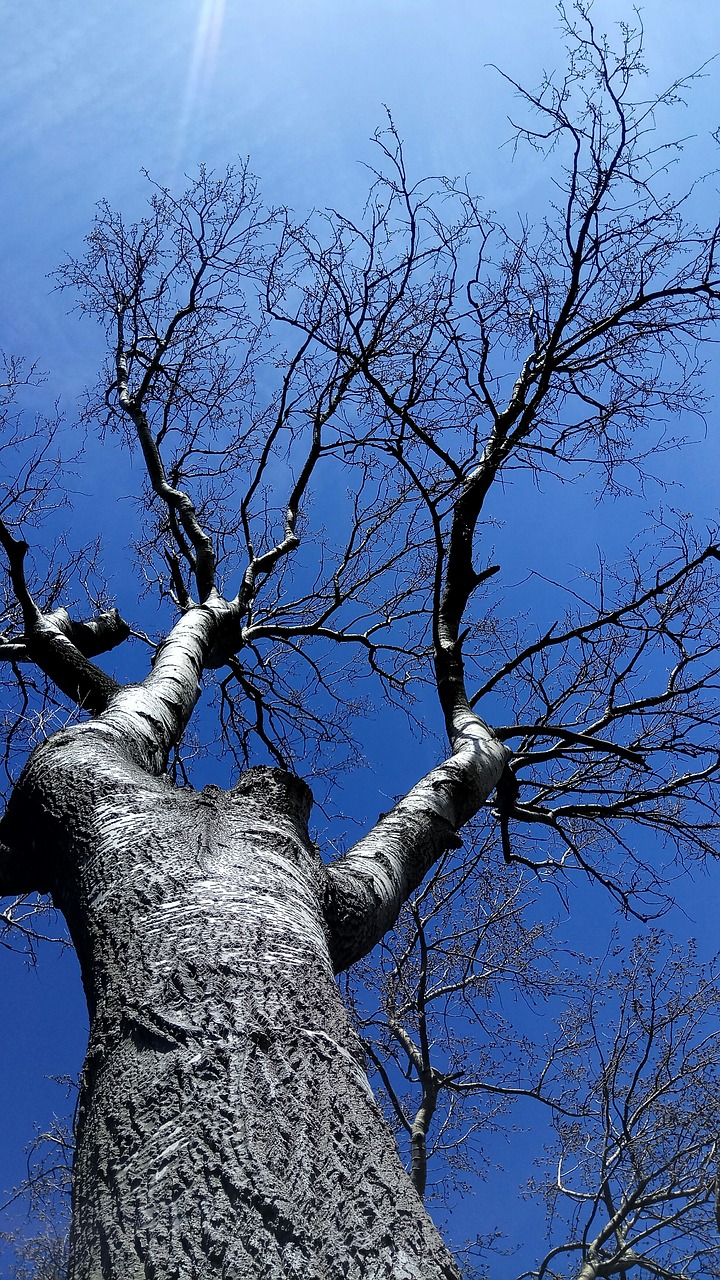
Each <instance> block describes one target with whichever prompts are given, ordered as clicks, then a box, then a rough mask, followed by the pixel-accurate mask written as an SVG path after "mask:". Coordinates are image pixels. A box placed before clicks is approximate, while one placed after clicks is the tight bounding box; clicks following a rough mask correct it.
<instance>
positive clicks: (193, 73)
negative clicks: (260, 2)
mask: <svg viewBox="0 0 720 1280" xmlns="http://www.w3.org/2000/svg"><path fill="white" fill-rule="evenodd" d="M224 18H225V0H202V3H201V5H200V13H199V16H198V23H197V30H196V32H195V40H194V42H193V51H192V58H191V60H190V68H189V71H188V76H187V82H186V85H185V93H184V97H183V104H182V109H181V111H180V116H179V119H178V125H177V133H176V136H175V156H174V160H175V166H176V167H177V166H178V165H180V164H182V162H183V158H184V153H185V150H186V147H187V143H188V138H189V135H190V133H191V130H192V127H193V122H194V121H195V120H196V119H197V117H198V114H199V113H200V112H201V111H202V101H203V97H204V95H205V94H206V93H207V91H208V89H209V87H210V85H211V84H212V80H213V75H214V71H215V64H216V62H217V53H218V49H219V47H220V38H221V35H222V27H223V21H224Z"/></svg>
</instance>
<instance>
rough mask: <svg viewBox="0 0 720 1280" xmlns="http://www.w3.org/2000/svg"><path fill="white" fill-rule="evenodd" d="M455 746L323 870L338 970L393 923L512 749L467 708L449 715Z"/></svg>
mask: <svg viewBox="0 0 720 1280" xmlns="http://www.w3.org/2000/svg"><path fill="white" fill-rule="evenodd" d="M453 733H454V743H453V752H452V755H451V756H450V758H449V759H448V760H446V761H445V763H444V764H441V765H438V767H437V768H435V769H432V770H431V771H430V773H428V774H427V775H426V776H425V777H424V778H423V779H422V781H421V782H418V783H417V785H416V786H414V787H413V788H412V790H411V791H409V792H408V794H407V795H406V796H404V798H403V799H402V800H401V801H400V802H399V803H398V804H396V805H395V807H394V808H393V809H391V810H390V812H389V813H387V814H384V815H383V816H382V817H381V818H380V820H379V822H378V823H377V825H376V826H375V827H374V828H373V830H372V831H371V832H370V833H369V835H367V836H365V837H364V839H362V840H360V841H359V842H358V843H357V844H356V845H354V846H353V847H352V848H351V849H350V850H349V851H348V852H347V853H346V854H345V855H344V857H342V858H340V859H339V860H338V861H337V862H336V863H334V864H333V865H332V866H331V867H330V868H329V869H328V903H327V919H328V925H329V928H330V937H331V951H332V956H333V962H334V964H335V969H336V971H337V972H339V971H340V970H342V969H346V968H349V966H350V965H352V964H354V963H355V962H356V961H357V960H359V959H361V958H362V956H364V955H366V954H367V953H368V951H370V950H372V948H373V947H374V946H375V944H376V943H377V942H379V940H380V938H382V937H383V935H384V934H385V933H386V932H387V930H388V929H390V928H392V926H393V925H394V923H395V921H396V919H397V917H398V914H399V912H400V909H401V907H402V906H403V904H404V903H405V902H406V901H407V899H408V898H409V896H410V895H411V894H412V893H413V891H414V890H415V889H416V888H417V886H418V885H419V884H420V882H421V880H422V879H423V877H424V876H425V875H426V873H427V871H428V870H429V869H430V867H431V866H432V865H433V863H434V862H435V861H436V860H437V859H438V858H439V857H440V855H441V854H442V853H443V852H444V851H445V850H446V849H447V848H449V847H451V846H453V845H456V844H457V843H458V838H457V835H456V832H457V831H458V829H459V828H460V827H461V826H463V824H464V823H466V822H468V821H469V819H470V818H471V817H473V815H474V814H475V813H477V811H478V809H479V808H480V807H481V805H483V804H484V802H485V800H486V799H487V797H488V796H489V795H490V793H491V791H492V790H493V788H494V787H495V786H496V784H497V781H498V778H499V776H500V774H501V773H502V770H503V767H504V765H505V762H506V760H507V759H508V756H509V752H508V749H507V747H505V746H503V744H502V743H501V742H499V741H498V739H497V738H496V737H495V734H494V733H493V732H492V730H491V729H490V728H489V727H488V726H487V725H486V724H485V723H484V722H483V721H482V720H481V719H480V718H479V716H476V715H474V714H473V712H471V711H468V712H467V713H466V714H465V715H464V716H463V715H462V713H460V712H458V713H457V714H456V716H455V720H454V727H453Z"/></svg>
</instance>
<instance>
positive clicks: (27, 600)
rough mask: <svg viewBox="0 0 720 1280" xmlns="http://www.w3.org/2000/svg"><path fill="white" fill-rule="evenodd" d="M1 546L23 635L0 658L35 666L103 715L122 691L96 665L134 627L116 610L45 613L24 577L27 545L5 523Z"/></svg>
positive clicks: (2, 647)
mask: <svg viewBox="0 0 720 1280" xmlns="http://www.w3.org/2000/svg"><path fill="white" fill-rule="evenodd" d="M0 546H2V548H3V550H4V551H5V554H6V556H7V561H8V572H9V574H10V580H11V582H12V586H13V590H14V592H15V596H16V598H17V601H18V603H19V605H20V608H21V610H22V616H23V634H22V636H19V637H17V638H15V639H14V640H13V639H10V640H8V638H7V637H3V638H2V641H1V642H0V660H3V659H4V660H6V661H10V662H27V661H29V662H34V663H35V664H36V665H37V666H38V667H39V668H40V670H41V671H43V672H44V673H45V675H46V676H48V677H49V679H51V680H52V681H53V682H54V683H55V684H56V685H57V687H58V689H60V691H61V692H62V693H64V694H65V696H66V697H68V698H70V699H71V700H72V701H73V702H76V703H77V704H78V706H80V707H82V708H83V709H84V710H86V711H89V712H90V713H92V714H98V713H99V712H101V711H104V710H105V708H106V706H107V705H108V702H109V700H110V698H111V697H112V696H113V694H114V693H115V692H116V691H117V689H118V688H119V686H118V684H117V681H115V680H113V678H112V676H109V675H107V674H106V672H104V671H102V670H101V668H100V667H98V666H96V665H95V663H94V662H91V660H90V659H91V657H95V656H97V655H98V654H100V653H105V652H107V651H108V650H109V649H113V648H115V646H116V645H118V644H121V643H122V641H123V640H126V639H127V637H128V636H129V634H130V628H129V627H128V625H127V623H126V622H124V621H123V619H122V618H121V617H120V614H119V613H118V612H117V610H116V609H112V610H109V611H107V612H106V613H103V614H99V615H98V616H97V617H96V618H94V619H92V620H91V621H90V622H74V621H73V620H72V619H71V618H70V616H69V614H68V613H67V611H66V610H65V609H55V610H54V611H53V612H52V613H47V614H44V613H43V612H42V611H41V610H40V609H39V607H38V605H37V604H36V603H35V600H34V599H33V597H32V595H31V594H30V590H29V588H28V585H27V581H26V579H25V567H24V566H25V557H26V555H27V552H28V545H27V543H26V542H25V541H24V540H23V539H21V538H16V537H14V535H13V534H12V533H11V532H10V529H9V528H8V526H7V525H6V524H5V522H4V521H3V520H0Z"/></svg>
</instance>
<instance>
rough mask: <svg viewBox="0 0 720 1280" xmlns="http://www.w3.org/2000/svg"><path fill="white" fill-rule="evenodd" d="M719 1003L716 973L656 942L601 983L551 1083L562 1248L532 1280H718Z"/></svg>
mask: <svg viewBox="0 0 720 1280" xmlns="http://www.w3.org/2000/svg"><path fill="white" fill-rule="evenodd" d="M618 958H619V957H617V956H616V957H614V959H615V963H616V964H617V960H618ZM719 1000H720V988H718V982H717V971H716V967H712V966H711V967H705V966H700V965H698V964H697V962H696V960H695V957H694V954H693V950H692V948H690V949H689V950H687V949H681V948H679V947H677V946H676V945H668V943H667V941H666V940H665V939H663V938H662V937H661V936H660V935H657V934H655V935H650V937H648V938H646V939H644V940H643V941H641V942H639V943H636V945H635V948H634V949H633V951H632V953H631V954H630V956H629V957H627V958H623V959H622V963H621V964H620V965H619V966H618V967H616V968H613V967H612V962H610V963H608V964H607V965H606V967H605V968H604V969H602V970H601V971H600V973H599V975H598V976H597V979H596V980H595V981H593V982H592V983H591V985H590V989H589V991H588V999H587V1001H586V1002H585V1003H584V1004H581V1005H579V1006H578V1008H577V1009H576V1010H575V1012H574V1013H573V1015H572V1018H571V1019H570V1020H569V1021H568V1022H567V1023H566V1024H565V1026H564V1027H563V1028H562V1043H563V1053H562V1054H556V1055H555V1057H554V1061H553V1069H552V1070H551V1071H550V1072H549V1073H548V1074H549V1075H554V1079H553V1080H552V1082H550V1081H548V1084H549V1085H550V1084H552V1086H553V1087H555V1089H556V1090H557V1092H558V1095H559V1096H560V1097H562V1099H563V1106H562V1108H560V1107H558V1108H557V1111H556V1115H555V1124H554V1127H555V1144H554V1149H553V1150H552V1151H551V1152H550V1153H549V1154H551V1156H552V1157H553V1164H554V1172H553V1174H551V1175H550V1176H548V1177H547V1178H546V1179H542V1180H540V1181H539V1182H538V1184H537V1190H538V1191H540V1192H541V1193H542V1194H543V1195H544V1196H545V1198H546V1200H547V1203H548V1208H549V1212H550V1223H551V1228H552V1234H553V1236H554V1237H555V1238H556V1239H558V1238H559V1239H560V1241H561V1243H559V1244H557V1245H555V1247H553V1248H552V1249H551V1250H550V1251H549V1252H548V1254H547V1255H546V1257H545V1258H544V1260H543V1261H542V1262H541V1263H540V1265H539V1267H538V1268H537V1269H536V1270H534V1271H532V1272H528V1273H526V1276H525V1280H529V1278H530V1277H532V1278H533V1280H555V1278H556V1277H572V1278H573V1280H598V1277H601V1276H624V1275H626V1274H627V1273H628V1271H633V1272H634V1273H635V1274H636V1275H638V1276H652V1277H658V1278H659V1280H689V1277H692V1276H698V1277H699V1276H708V1275H714V1274H715V1273H716V1272H717V1270H718V1266H719V1265H720V1240H719V1237H718V1222H717V1171H718V1149H717V1143H718V1120H719V1117H718V1028H719V1026H720V1024H719V1023H718V1011H719V1007H720V1006H719Z"/></svg>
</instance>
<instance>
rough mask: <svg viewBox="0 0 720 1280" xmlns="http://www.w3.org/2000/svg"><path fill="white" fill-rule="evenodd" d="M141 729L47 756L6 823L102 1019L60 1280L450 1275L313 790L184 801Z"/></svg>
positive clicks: (90, 1060) (108, 729)
mask: <svg viewBox="0 0 720 1280" xmlns="http://www.w3.org/2000/svg"><path fill="white" fill-rule="evenodd" d="M156 670H157V668H156ZM126 694H127V697H128V698H130V694H129V693H127V691H126ZM122 698H123V695H120V699H121V703H122ZM126 700H127V699H126ZM111 711H112V708H111ZM128 714H135V712H134V711H133V710H132V708H131V709H130V712H128V709H127V708H125V709H123V707H122V705H121V704H120V705H118V706H116V707H115V709H114V712H113V713H112V714H108V716H107V717H106V718H105V719H104V720H102V721H91V722H89V723H87V724H85V725H82V726H78V727H75V728H73V729H72V730H67V731H65V732H63V733H60V734H57V735H55V737H53V738H52V739H50V740H49V741H48V742H47V743H46V744H44V745H43V747H42V748H40V749H39V750H38V751H37V752H36V753H35V755H34V756H33V757H32V759H31V761H30V763H29V765H28V767H27V769H26V772H25V774H24V776H23V779H22V781H21V783H20V785H19V786H18V788H17V789H16V793H15V796H14V798H13V801H12V803H11V806H10V809H9V811H8V814H7V816H6V819H5V821H4V823H3V830H2V838H3V839H4V840H5V841H6V842H7V844H8V846H9V847H12V848H14V849H16V850H17V849H20V848H23V849H24V851H25V857H26V859H29V861H30V863H31V864H32V868H33V871H34V874H35V875H36V877H37V878H38V879H43V880H44V882H45V883H46V885H48V886H49V887H50V888H51V889H52V891H53V894H54V896H55V899H56V902H57V903H58V905H59V906H61V907H62V909H63V911H64V912H65V915H66V917H67V920H68V923H69V927H70V930H71V933H72V936H73V939H74V941H75V944H76V946H77V950H78V955H79V958H80V964H81V968H82V974H83V982H84V985H85V990H86V995H87V1000H88V1007H89V1010H90V1020H91V1031H90V1044H89V1049H88V1056H87V1061H86V1064H85V1068H84V1073H83V1081H82V1092H81V1100H80V1107H79V1119H78V1132H77V1141H78V1148H77V1162H76V1192H75V1219H74V1229H73V1241H72V1258H71V1264H70V1272H69V1276H70V1280H101V1278H102V1280H151V1278H153V1280H173V1278H176V1280H185V1278H188V1280H189V1278H191V1277H197V1278H198V1280H204V1278H206V1277H208V1278H209V1277H218V1278H220V1277H222V1278H223V1280H231V1278H232V1280H246V1278H247V1280H251V1278H252V1277H260V1276H262V1277H264V1278H269V1280H272V1278H274V1277H277V1280H280V1278H281V1277H282V1280H336V1278H339V1277H345V1278H347V1280H352V1278H353V1277H356V1278H357V1280H360V1278H361V1277H362V1278H363V1280H373V1278H376V1280H381V1278H384V1277H388V1278H390V1277H393V1278H394V1280H435V1278H438V1280H440V1278H441V1277H442V1278H444V1280H449V1278H450V1277H455V1276H456V1274H457V1272H456V1269H455V1267H454V1264H453V1262H452V1260H451V1259H450V1257H449V1255H448V1254H447V1252H446V1250H445V1248H444V1246H443V1244H442V1242H441V1240H440V1238H439V1236H438V1234H437V1232H436V1231H435V1229H434V1227H433V1226H432V1224H431V1222H430V1220H429V1218H428V1217H427V1215H426V1214H425V1212H424V1210H423V1208H422V1206H421V1203H420V1200H419V1198H418V1196H417V1195H416V1193H415V1191H414V1189H413V1188H412V1186H411V1184H410V1181H409V1179H408V1178H407V1176H406V1174H405V1172H404V1170H403V1169H402V1167H401V1165H400V1162H399V1159H398V1156H397V1153H396V1150H395V1146H394V1142H393V1140H392V1137H391V1135H390V1133H389V1132H388V1131H387V1129H386V1128H385V1125H384V1123H383V1121H382V1118H381V1115H380V1113H379V1111H378V1108H377V1105H376V1103H375V1101H374V1099H373V1096H372V1093H371V1091H370V1088H369V1086H368V1082H367V1079H366V1075H365V1071H364V1064H363V1055H362V1052H361V1048H360V1045H359V1042H358V1040H357V1037H356V1036H355V1034H354V1032H353V1030H352V1028H351V1027H350V1025H349V1022H348V1019H347V1016H346V1013H345V1010H344V1008H343V1005H342V1001H341V999H340V995H339V992H338V989H337V986H336V984H335V981H334V978H333V963H332V960H331V954H330V951H331V936H330V932H331V922H329V920H328V916H327V914H326V905H327V903H328V902H329V901H330V899H331V898H332V895H331V894H329V891H328V873H327V870H326V869H325V868H324V866H323V864H322V863H321V861H320V859H319V857H318V855H317V853H316V851H315V850H314V848H313V846H312V844H311V842H310V839H309V837H308V831H307V817H308V811H309V805H310V795H309V792H308V790H307V788H306V787H305V786H304V784H303V783H301V782H299V781H298V780H297V779H296V778H294V777H292V776H291V775H289V774H285V773H283V772H281V771H279V770H269V769H259V770H250V771H248V773H246V774H245V775H243V776H242V778H241V779H240V782H239V784H238V786H237V787H236V788H235V789H234V790H233V791H230V792H223V791H220V790H219V789H216V788H206V789H205V791H203V792H201V793H197V792H195V791H192V790H190V789H177V788H175V787H173V786H171V785H169V784H168V783H167V782H165V781H163V779H162V778H159V777H157V776H154V775H153V772H152V770H151V769H150V768H148V765H147V763H146V764H144V765H143V764H141V763H139V762H138V753H137V750H135V749H133V750H129V749H128V746H127V741H128V731H127V730H128V724H127V715H128ZM121 725H122V727H121ZM153 732H154V730H153ZM130 736H132V735H130ZM431 776H432V775H431ZM420 785H421V786H422V784H420ZM441 792H442V794H443V795H444V794H445V792H444V791H443V789H442V787H441V789H440V792H438V791H437V789H435V788H433V787H432V786H430V789H429V791H428V793H427V796H425V797H424V799H425V800H428V798H430V801H431V797H432V795H435V794H441ZM411 794H412V793H411ZM426 807H427V806H426ZM441 807H442V806H441ZM430 808H432V802H430ZM431 816H432V817H433V821H434V820H435V818H436V817H437V814H434V815H431ZM440 818H441V819H442V822H443V823H446V822H447V818H446V816H444V814H442V813H441V814H440ZM395 821H398V819H395ZM423 821H424V820H423V819H422V816H421V815H420V816H419V811H418V812H416V813H415V817H414V823H415V829H417V830H419V829H420V828H422V827H423ZM411 843H412V841H411ZM431 843H432V842H431ZM336 875H337V873H336Z"/></svg>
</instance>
